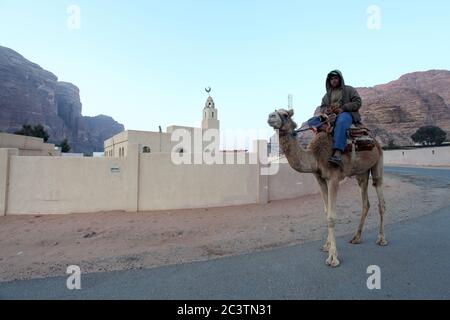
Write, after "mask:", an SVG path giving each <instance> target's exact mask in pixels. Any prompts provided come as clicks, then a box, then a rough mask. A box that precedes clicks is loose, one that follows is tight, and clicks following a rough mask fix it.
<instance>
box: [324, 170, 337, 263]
mask: <svg viewBox="0 0 450 320" xmlns="http://www.w3.org/2000/svg"><path fill="white" fill-rule="evenodd" d="M327 185H328V214H327V224H328V239H329V240H330V250H329V251H328V259H327V260H326V264H327V265H329V266H331V267H337V266H338V265H339V263H340V262H339V260H338V252H337V249H336V238H335V235H334V227H335V224H336V215H335V206H336V197H337V192H338V188H339V181H338V179H337V178H331V179H330V180H328V181H327Z"/></svg>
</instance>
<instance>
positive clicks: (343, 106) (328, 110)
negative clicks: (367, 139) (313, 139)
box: [320, 70, 362, 166]
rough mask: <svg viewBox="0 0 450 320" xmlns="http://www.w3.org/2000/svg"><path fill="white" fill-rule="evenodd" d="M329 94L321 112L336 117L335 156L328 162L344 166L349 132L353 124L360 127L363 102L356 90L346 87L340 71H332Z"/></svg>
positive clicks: (324, 100) (325, 97)
mask: <svg viewBox="0 0 450 320" xmlns="http://www.w3.org/2000/svg"><path fill="white" fill-rule="evenodd" d="M326 89H327V93H326V94H325V96H324V97H323V99H322V105H321V106H320V112H321V113H322V114H325V115H327V116H330V115H336V116H337V117H336V120H335V123H334V130H333V150H334V153H333V155H332V156H331V157H330V158H329V159H328V161H329V162H330V163H331V164H333V165H335V166H341V165H342V157H341V156H342V154H343V153H344V150H345V147H346V144H347V130H348V129H350V127H351V126H352V124H355V125H359V124H360V123H361V116H360V114H359V112H358V110H359V108H361V105H362V100H361V97H360V96H359V94H358V92H357V91H356V89H355V88H353V87H351V86H346V85H345V82H344V77H343V76H342V73H341V72H340V71H339V70H334V71H331V72H330V73H329V74H328V76H327V80H326Z"/></svg>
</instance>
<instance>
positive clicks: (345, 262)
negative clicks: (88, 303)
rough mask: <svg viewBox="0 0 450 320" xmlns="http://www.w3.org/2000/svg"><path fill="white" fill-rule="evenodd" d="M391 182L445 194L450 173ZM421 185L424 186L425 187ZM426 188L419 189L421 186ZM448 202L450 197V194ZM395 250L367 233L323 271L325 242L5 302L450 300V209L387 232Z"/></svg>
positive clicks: (18, 289) (37, 285)
mask: <svg viewBox="0 0 450 320" xmlns="http://www.w3.org/2000/svg"><path fill="white" fill-rule="evenodd" d="M386 172H387V173H388V174H395V175H401V177H406V178H407V177H408V176H409V177H410V176H411V175H415V176H420V177H421V179H419V181H421V180H433V181H434V182H435V183H436V184H437V185H441V186H442V187H447V188H448V185H449V183H450V170H434V169H414V168H386ZM422 178H423V179H422ZM419 183H420V182H419ZM449 194H450V192H449ZM386 233H387V237H388V240H389V241H390V246H388V247H378V246H376V245H375V243H374V242H375V239H376V233H375V232H367V233H366V234H365V236H364V240H365V241H364V242H363V243H362V244H361V245H358V246H354V245H350V244H349V243H348V240H349V236H346V237H342V238H338V248H340V255H341V256H340V259H341V263H342V265H341V266H340V267H339V268H336V269H330V268H328V267H327V266H325V264H324V260H325V258H326V256H325V254H324V253H322V252H320V251H319V250H318V249H319V247H320V246H321V245H322V243H321V242H311V243H307V244H303V245H297V246H291V247H286V248H280V249H274V250H270V251H266V252H259V253H252V254H248V255H240V256H234V257H228V258H222V259H218V260H213V261H207V262H196V263H188V264H184V265H177V266H167V267H161V268H155V269H148V270H133V271H120V272H107V273H99V274H88V275H83V276H82V280H81V281H82V283H81V284H82V289H81V290H79V291H69V290H67V289H66V278H50V279H44V280H29V281H16V282H11V283H3V284H0V298H1V299H11V298H19V299H105V298H108V299H354V298H357V299H384V298H388V299H389V298H399V299H422V298H425V299H450V207H447V208H443V209H441V210H438V211H436V212H434V213H431V214H429V215H426V216H423V217H420V218H417V219H414V220H409V221H404V222H400V223H397V224H394V225H389V226H387V228H386ZM370 265H378V266H379V267H380V268H381V290H369V289H367V285H366V282H367V278H368V277H369V275H368V274H367V273H366V272H367V267H368V266H370Z"/></svg>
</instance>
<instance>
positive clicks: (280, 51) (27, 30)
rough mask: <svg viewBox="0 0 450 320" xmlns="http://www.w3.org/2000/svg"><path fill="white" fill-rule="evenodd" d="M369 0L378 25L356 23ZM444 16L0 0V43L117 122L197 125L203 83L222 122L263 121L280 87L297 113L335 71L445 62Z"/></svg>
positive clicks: (283, 5)
mask: <svg viewBox="0 0 450 320" xmlns="http://www.w3.org/2000/svg"><path fill="white" fill-rule="evenodd" d="M72 4H76V5H78V6H79V7H80V9H81V16H80V17H81V28H80V29H78V30H69V28H68V27H67V19H68V17H69V14H68V13H67V7H68V6H69V5H72ZM370 5H377V6H378V7H379V8H380V9H381V29H380V30H371V29H369V28H368V27H367V20H368V17H369V15H368V14H367V9H368V7H369V6H370ZM449 17H450V1H447V0H442V1H437V0H428V1H401V0H396V1H391V0H389V1H384V0H383V1H381V0H371V1H365V0H346V1H308V2H306V1H263V0H257V1H254V0H246V1H230V0H228V1H225V0H220V1H219V0H209V1H199V0H191V1H187V0H186V1H181V0H178V1H170V0H169V1H166V0H164V1H162V0H161V1H148V0H146V1H137V0H135V1H132V0H131V1H127V2H125V1H112V0H111V1H105V0H72V1H64V0H61V1H56V0H39V1H36V0H28V1H25V0H0V45H2V46H6V47H10V48H12V49H14V50H16V51H18V52H19V53H21V54H22V55H24V56H25V57H26V58H28V59H29V60H31V61H33V62H36V63H38V64H40V65H41V66H42V67H43V68H45V69H47V70H50V71H52V72H53V73H55V74H56V75H57V76H58V77H59V79H60V80H62V81H68V82H72V83H74V84H76V85H77V86H78V87H79V88H80V90H81V99H82V103H83V113H84V114H85V115H97V114H107V115H110V116H112V117H114V118H115V119H116V120H117V121H119V122H121V123H123V124H124V125H125V126H126V128H127V129H138V130H155V131H156V130H157V128H158V125H161V126H163V128H165V127H166V126H168V125H171V124H178V125H189V126H197V125H199V124H200V121H201V115H202V113H201V110H202V108H203V105H204V102H205V99H206V93H205V92H204V88H205V86H211V87H212V88H213V92H212V95H213V97H214V99H215V101H216V105H217V107H218V108H219V112H220V113H219V114H220V120H221V126H222V128H241V129H248V128H266V127H267V125H266V119H267V115H268V113H269V112H271V111H273V110H274V109H275V108H276V107H285V106H286V105H287V95H288V94H289V93H290V94H293V95H294V108H295V111H296V119H297V121H298V122H299V123H301V122H302V121H305V120H307V119H308V118H309V117H310V116H311V114H312V113H313V111H314V109H315V107H316V106H317V105H318V104H319V103H320V100H321V98H322V95H323V94H324V90H325V89H324V81H325V79H324V78H325V76H326V74H327V73H328V71H330V70H332V69H335V68H339V69H340V70H342V71H343V73H344V76H345V78H346V82H347V83H348V84H350V85H353V86H372V85H375V84H379V83H384V82H387V81H390V80H394V79H397V78H398V77H399V76H400V75H402V74H404V73H407V72H412V71H420V70H428V69H450V63H449V52H450V41H449V39H450V19H449Z"/></svg>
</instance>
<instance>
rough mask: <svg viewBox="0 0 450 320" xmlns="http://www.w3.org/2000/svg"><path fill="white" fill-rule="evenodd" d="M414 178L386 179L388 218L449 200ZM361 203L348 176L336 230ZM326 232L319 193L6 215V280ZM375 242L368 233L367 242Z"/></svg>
mask: <svg viewBox="0 0 450 320" xmlns="http://www.w3.org/2000/svg"><path fill="white" fill-rule="evenodd" d="M408 179H410V178H401V177H393V176H387V177H386V178H385V197H386V203H387V214H386V223H387V224H390V223H395V222H398V221H400V220H404V219H409V218H413V217H417V216H420V215H423V214H426V213H430V212H432V211H433V210H435V209H438V208H441V207H444V206H446V205H449V204H450V197H449V191H448V189H447V188H442V187H439V186H434V187H433V186H432V185H431V186H430V185H429V184H427V183H422V184H421V183H417V181H410V180H408ZM412 182H414V183H412ZM369 189H370V192H369V194H370V202H371V205H372V207H371V209H370V212H369V216H368V219H367V224H366V227H367V228H370V229H372V228H376V227H377V226H378V205H377V201H376V195H375V192H374V189H373V187H372V186H370V187H369ZM360 207H361V204H360V196H359V189H358V186H357V183H356V180H354V179H350V180H347V181H344V182H343V183H342V185H341V189H340V191H339V201H338V205H337V216H338V224H337V226H336V234H337V235H344V234H350V233H353V232H355V231H356V227H357V224H358V222H359V217H360ZM325 236H326V223H325V215H324V212H323V206H322V200H321V198H320V195H314V196H309V197H301V198H296V199H291V200H284V201H274V202H271V203H269V204H267V205H246V206H238V207H226V208H210V209H193V210H176V211H164V212H162V211H161V212H148V213H124V212H101V213H96V214H73V215H66V216H63V215H56V216H54V215H52V216H7V217H1V218H0V244H1V245H0V281H10V280H16V279H29V278H40V277H49V276H63V275H65V271H66V268H67V266H69V265H73V264H75V265H79V266H80V267H81V269H82V272H102V271H112V270H124V269H132V268H133V269H136V268H149V267H156V266H162V265H168V264H178V263H184V262H189V261H197V260H207V259H213V258H218V257H222V256H227V255H234V254H240V253H247V252H252V251H257V250H266V249H270V248H273V247H279V246H287V245H293V244H299V243H303V242H307V241H313V240H318V239H325ZM350 238H351V236H349V240H350ZM387 239H388V240H389V234H387ZM375 240H376V239H366V238H364V235H363V241H372V242H375ZM318 249H319V248H318Z"/></svg>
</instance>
